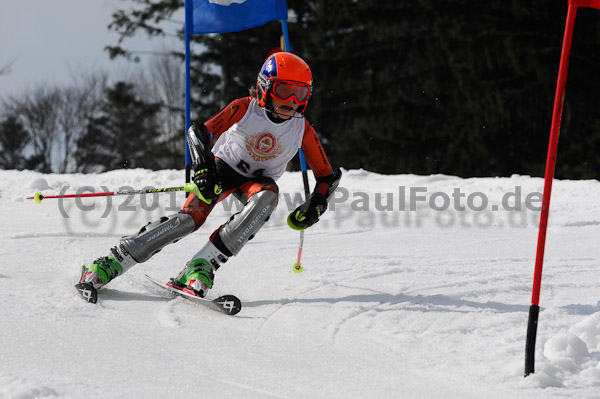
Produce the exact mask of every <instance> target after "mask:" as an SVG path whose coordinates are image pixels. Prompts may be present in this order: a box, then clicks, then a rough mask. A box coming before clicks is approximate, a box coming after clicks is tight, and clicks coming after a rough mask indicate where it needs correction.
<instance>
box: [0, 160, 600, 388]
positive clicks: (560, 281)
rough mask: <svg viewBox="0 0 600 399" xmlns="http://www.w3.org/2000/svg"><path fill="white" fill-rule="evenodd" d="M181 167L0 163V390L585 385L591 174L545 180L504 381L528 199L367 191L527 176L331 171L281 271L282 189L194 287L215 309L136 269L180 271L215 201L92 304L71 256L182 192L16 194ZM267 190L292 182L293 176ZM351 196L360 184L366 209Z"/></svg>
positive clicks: (173, 205) (506, 181) (592, 306)
mask: <svg viewBox="0 0 600 399" xmlns="http://www.w3.org/2000/svg"><path fill="white" fill-rule="evenodd" d="M181 176H183V171H174V170H165V171H157V172H152V171H147V170H121V171H112V172H108V173H103V174H91V175H81V174H72V175H57V174H49V175H43V174H39V173H35V172H29V171H23V172H17V171H0V182H1V183H2V184H1V186H2V187H3V188H5V189H6V191H3V192H2V197H0V210H1V212H2V216H3V218H2V219H3V227H4V228H3V229H2V231H0V237H1V239H2V246H1V247H0V265H1V266H0V307H1V308H2V317H1V318H0V326H1V327H2V334H1V335H0V398H80V397H84V396H85V397H86V398H90V399H91V398H107V397H118V396H122V397H132V398H137V397H139V398H161V397H167V396H173V397H198V395H200V396H202V397H211V398H232V397H235V398H347V397H368V398H432V397H445V398H461V399H462V398H482V397H485V398H566V397H568V398H586V399H594V398H596V399H600V394H599V393H598V392H600V297H599V294H598V286H599V283H600V267H599V266H600V265H599V263H600V247H599V246H598V245H597V241H598V238H600V222H598V220H600V204H598V203H597V198H598V196H599V194H600V183H599V182H597V181H556V182H555V183H554V187H553V191H554V192H553V199H552V207H551V211H550V215H551V216H550V225H549V231H548V239H547V245H546V255H545V263H544V276H543V280H542V293H541V302H540V305H541V312H540V320H539V327H538V337H537V345H536V372H535V374H533V375H531V376H529V377H528V378H523V366H524V349H525V334H526V327H527V314H528V310H529V304H530V303H529V302H530V297H531V288H532V281H533V269H534V261H535V250H536V241H537V223H538V220H537V219H536V212H533V211H526V210H524V211H522V212H517V211H514V212H504V213H503V212H497V213H490V212H488V213H485V212H480V213H477V212H473V211H471V212H469V211H466V212H463V213H456V212H452V211H451V210H450V211H448V212H434V211H432V210H431V209H427V207H421V208H419V209H418V210H417V211H414V212H407V211H405V212H402V211H399V210H397V209H396V208H394V210H391V211H389V210H388V211H387V212H384V211H374V210H373V209H374V208H373V203H374V201H375V200H376V195H377V193H391V194H393V193H396V192H397V191H398V188H399V187H427V190H428V193H433V192H443V193H447V194H448V195H450V194H451V193H452V192H453V190H454V189H455V188H460V189H461V191H462V192H463V193H465V194H466V195H467V196H468V195H469V193H472V192H480V193H485V194H486V195H487V196H488V198H489V202H490V204H500V203H501V201H502V196H503V195H504V194H505V193H506V192H508V191H511V190H514V188H515V187H516V186H519V187H521V189H522V193H523V197H524V196H525V195H526V194H527V193H531V192H538V191H540V190H541V188H542V186H543V180H542V179H540V178H531V177H528V176H517V175H515V176H513V177H510V178H478V179H461V178H457V177H452V176H444V175H433V176H415V175H396V176H393V175H392V176H386V175H378V174H374V173H370V172H367V171H364V170H350V171H346V172H345V173H344V179H343V180H342V185H341V187H342V188H344V189H345V190H346V192H347V193H349V194H350V197H349V198H348V199H347V200H346V201H344V202H342V203H338V204H336V205H335V209H331V210H330V211H328V212H327V213H326V214H325V215H324V217H323V218H322V220H321V222H320V223H319V224H317V225H316V226H315V227H313V228H311V229H309V230H307V232H306V237H305V245H304V251H303V260H302V262H303V265H304V267H305V270H304V272H303V273H300V274H296V273H293V272H292V263H293V262H295V260H296V256H297V250H298V239H299V238H298V233H297V232H294V231H291V230H290V229H288V228H287V226H286V224H285V217H286V214H287V212H288V209H286V202H285V201H284V200H283V199H282V200H281V201H280V204H279V207H278V209H277V210H276V212H275V213H274V214H273V216H272V217H271V221H269V223H268V224H267V225H265V227H264V228H263V230H262V231H261V232H260V233H259V234H258V235H257V237H256V238H255V239H254V240H252V241H250V242H249V244H248V245H247V246H246V248H244V250H243V252H242V254H241V255H240V256H238V257H235V258H232V259H231V260H230V261H229V262H228V263H227V264H225V265H223V267H221V268H220V269H219V271H218V272H217V273H216V280H215V288H214V292H212V293H211V294H212V295H215V296H216V295H222V294H229V293H231V294H234V295H236V296H238V297H239V298H240V299H241V300H242V302H243V308H242V311H241V313H239V314H238V315H237V316H234V317H227V316H224V315H221V314H219V313H217V312H214V311H211V310H209V309H206V308H204V307H202V306H199V305H195V304H193V303H190V302H189V301H185V300H183V299H182V298H171V297H168V296H165V295H164V293H162V292H159V291H158V290H156V289H154V288H153V287H152V286H151V285H150V284H148V282H147V281H146V278H145V276H144V275H145V274H149V275H151V276H153V277H156V278H158V279H164V280H167V279H168V278H169V277H172V276H174V275H175V274H176V273H177V272H179V270H181V268H182V267H183V266H184V265H185V262H186V261H187V260H188V259H189V258H190V257H191V256H192V255H193V254H194V253H195V252H196V251H197V250H198V248H199V247H200V246H201V245H202V244H203V243H204V242H205V241H206V239H207V238H208V236H209V235H210V233H211V232H212V231H213V230H214V229H215V228H217V227H218V226H219V225H220V224H221V223H223V222H224V221H226V220H227V218H228V217H229V215H230V214H231V213H232V212H234V211H232V210H231V209H226V208H225V206H226V204H223V206H221V205H219V206H218V207H217V209H215V211H214V213H213V215H211V217H210V218H209V220H208V221H207V223H206V224H205V226H204V227H203V228H202V229H200V230H199V231H198V232H196V233H194V234H192V235H191V236H190V237H186V238H185V239H183V240H181V241H180V242H178V243H176V244H174V245H171V246H168V247H166V248H165V249H164V250H163V251H161V252H160V253H158V254H156V255H155V256H154V257H153V258H152V259H151V260H149V261H148V262H146V263H144V264H142V265H137V266H135V267H133V268H132V269H131V270H129V271H128V272H127V273H126V274H124V275H123V276H120V277H119V278H117V279H115V280H114V281H113V282H111V283H110V284H109V285H108V286H107V287H106V288H105V289H102V290H101V291H100V296H99V301H98V304H96V305H91V304H87V303H85V302H84V301H83V300H81V299H80V298H79V297H78V294H77V292H76V291H75V290H74V288H73V285H74V283H75V282H76V280H77V278H78V276H79V273H80V268H81V265H82V264H84V263H86V262H89V261H91V260H93V259H95V258H96V257H99V256H105V255H106V254H107V251H108V249H109V248H110V247H111V246H113V245H115V244H116V243H118V240H119V238H120V237H121V236H123V235H125V234H131V233H133V232H135V231H137V230H138V229H139V228H140V227H141V226H142V225H144V224H146V223H147V222H148V221H151V220H156V219H157V218H158V217H160V216H161V215H163V214H169V213H173V212H175V211H176V210H177V209H178V207H180V206H181V205H182V204H183V201H184V198H183V196H179V197H171V196H170V195H168V194H163V195H162V196H161V195H153V196H148V198H146V199H141V198H140V197H136V198H133V200H132V201H130V202H128V203H127V206H124V205H123V200H117V199H114V200H112V202H109V201H106V200H98V199H95V200H89V201H88V200H86V201H84V202H82V203H81V204H80V205H83V206H88V207H89V206H91V205H94V204H95V205H96V207H95V209H89V210H86V211H82V210H81V209H80V207H79V208H78V206H76V205H75V202H74V201H72V202H67V201H64V202H63V203H62V204H59V202H58V201H57V200H49V199H46V200H44V201H43V202H42V204H39V205H38V204H35V203H34V202H33V201H27V200H24V199H23V198H24V197H26V196H30V195H33V193H34V192H35V191H38V190H42V191H43V192H44V194H58V193H59V192H60V191H61V189H62V188H63V187H64V186H70V187H71V189H69V190H68V191H69V192H74V191H76V190H77V189H78V188H79V187H83V186H88V185H93V186H94V187H97V188H98V189H101V187H109V188H110V189H118V188H119V187H120V186H130V187H135V188H138V187H139V188H141V187H144V186H146V185H148V182H152V183H153V184H154V185H155V186H173V185H176V183H174V182H177V181H179V180H180V178H181ZM279 185H280V188H281V192H282V193H292V194H293V193H296V192H302V191H303V188H302V180H301V177H300V175H299V173H288V174H286V175H284V177H283V178H282V179H281V180H280V182H279ZM357 192H361V193H366V194H367V196H368V198H370V200H371V201H372V202H371V205H370V208H369V209H370V211H366V210H365V209H364V206H365V203H364V196H363V197H360V196H358V197H352V194H353V193H357ZM383 197H385V196H383ZM359 200H360V201H363V202H360V201H359ZM153 201H156V202H153ZM394 201H396V199H395V200H394ZM148 204H157V205H158V206H157V207H154V208H152V207H150V208H149V207H148ZM421 205H423V204H421ZM131 207H133V210H132V208H131ZM63 213H66V214H68V216H69V217H68V218H65V217H64V215H63Z"/></svg>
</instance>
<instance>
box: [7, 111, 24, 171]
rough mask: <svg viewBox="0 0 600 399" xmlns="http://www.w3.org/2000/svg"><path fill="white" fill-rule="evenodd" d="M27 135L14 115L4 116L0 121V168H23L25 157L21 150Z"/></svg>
mask: <svg viewBox="0 0 600 399" xmlns="http://www.w3.org/2000/svg"><path fill="white" fill-rule="evenodd" d="M28 142H29V137H28V136H27V132H26V131H25V129H24V128H23V125H22V124H21V123H20V122H19V120H18V119H17V118H16V117H15V116H8V117H6V118H5V119H4V120H3V121H2V123H0V169H23V168H24V167H25V165H26V161H27V159H26V157H25V155H24V153H23V150H24V148H25V146H26V145H27V143H28Z"/></svg>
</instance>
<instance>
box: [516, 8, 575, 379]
mask: <svg viewBox="0 0 600 399" xmlns="http://www.w3.org/2000/svg"><path fill="white" fill-rule="evenodd" d="M576 15H577V0H575V1H573V0H569V9H568V11H567V23H566V26H565V34H564V38H563V46H562V53H561V56H560V67H559V69H558V83H557V85H556V95H555V97H554V110H553V113H552V126H551V128H550V143H549V145H548V158H547V159H546V173H545V177H544V197H543V200H542V213H541V218H540V229H539V234H538V244H537V255H536V259H535V274H534V277H533V294H532V297H531V306H530V307H529V320H528V323H527V340H526V342H525V377H527V376H528V375H529V374H531V373H533V372H534V363H535V340H536V336H537V325H538V316H539V312H540V307H539V302H540V287H541V284H542V267H543V264H544V248H545V246H546V230H547V227H548V211H549V209H550V195H551V192H552V181H553V179H554V169H555V166H556V152H557V150H558V135H559V131H560V122H561V118H562V110H563V102H564V98H565V87H566V85H567V75H568V72H569V57H570V53H571V42H572V40H573V27H574V25H575V16H576Z"/></svg>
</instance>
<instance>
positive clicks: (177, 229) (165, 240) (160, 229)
mask: <svg viewBox="0 0 600 399" xmlns="http://www.w3.org/2000/svg"><path fill="white" fill-rule="evenodd" d="M195 228H196V224H195V223H194V219H193V218H192V217H191V216H190V215H187V214H184V213H177V214H175V215H171V216H163V217H162V218H160V220H157V221H155V222H152V223H148V224H147V225H146V226H144V227H142V229H141V230H140V231H139V232H138V233H137V234H133V235H130V236H125V237H123V238H122V239H121V245H120V248H122V249H123V250H125V251H127V252H128V253H129V254H130V255H131V257H132V258H133V259H135V261H136V262H138V263H142V262H145V261H147V260H148V259H150V258H151V257H152V255H154V254H155V253H157V252H159V251H160V250H161V249H163V248H164V247H165V246H166V245H168V244H171V243H173V242H175V241H177V240H180V239H181V238H183V237H185V236H187V235H188V234H190V233H192V232H193V231H194V230H195Z"/></svg>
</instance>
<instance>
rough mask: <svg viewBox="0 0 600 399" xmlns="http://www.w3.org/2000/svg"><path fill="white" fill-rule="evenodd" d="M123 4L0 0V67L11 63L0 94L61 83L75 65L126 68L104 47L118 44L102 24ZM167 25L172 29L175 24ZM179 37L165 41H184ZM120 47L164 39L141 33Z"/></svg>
mask: <svg viewBox="0 0 600 399" xmlns="http://www.w3.org/2000/svg"><path fill="white" fill-rule="evenodd" d="M128 7H129V3H128V2H126V1H120V0H52V1H50V0H2V2H1V4H0V67H2V66H5V65H6V64H8V63H10V62H13V61H14V63H13V64H12V67H11V69H10V73H9V74H6V75H2V76H0V97H1V96H4V95H11V94H18V92H19V91H23V90H27V89H28V88H30V87H33V86H34V85H36V84H39V83H42V82H45V83H50V84H63V83H66V82H68V81H69V77H70V76H72V74H73V71H75V72H76V71H77V70H80V69H81V70H86V71H93V70H95V69H104V70H107V71H109V73H110V74H111V76H112V74H113V73H118V71H119V70H120V69H123V68H126V67H127V64H128V63H126V62H124V61H120V62H116V61H111V60H110V59H109V58H108V54H107V53H106V52H105V51H104V50H103V48H104V46H106V45H116V44H117V40H118V37H117V34H116V33H114V32H112V31H110V32H109V31H108V29H107V26H108V24H109V23H110V22H111V14H112V12H113V11H114V10H115V9H117V8H124V9H126V8H128ZM181 19H183V18H181ZM168 28H169V29H170V30H171V31H173V32H174V31H175V30H176V29H177V26H176V25H174V24H170V25H168ZM178 43H180V42H177V41H175V40H173V39H170V40H168V41H167V45H168V46H171V47H173V46H176V45H181V46H183V44H178ZM125 47H127V48H132V49H133V48H135V49H138V50H160V49H161V48H163V47H164V44H163V42H161V41H160V40H157V39H152V40H150V39H148V38H147V37H145V35H140V36H139V37H136V38H133V39H131V40H129V41H127V42H126V43H125ZM182 50H183V49H182Z"/></svg>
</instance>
